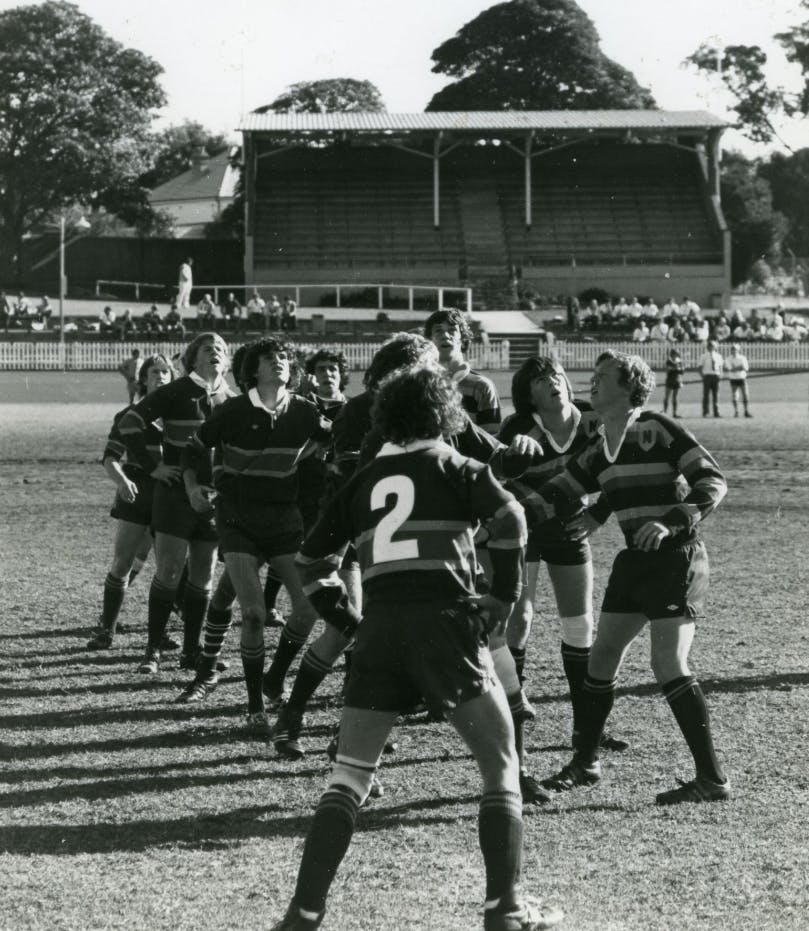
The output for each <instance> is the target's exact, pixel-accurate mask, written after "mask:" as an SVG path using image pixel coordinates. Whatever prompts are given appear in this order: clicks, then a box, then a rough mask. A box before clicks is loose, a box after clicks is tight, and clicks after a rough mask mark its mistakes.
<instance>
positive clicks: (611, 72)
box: [427, 0, 655, 110]
mask: <svg viewBox="0 0 809 931" xmlns="http://www.w3.org/2000/svg"><path fill="white" fill-rule="evenodd" d="M432 60H433V69H432V70H433V71H434V72H436V73H437V74H446V75H448V76H449V77H451V78H455V79H456V80H455V81H453V83H451V84H448V85H447V86H446V87H444V88H442V89H441V90H440V91H438V93H437V94H435V95H434V96H433V98H432V100H431V101H430V102H429V104H428V105H427V109H428V110H508V109H513V110H601V109H629V110H634V109H642V108H650V107H654V106H655V102H654V98H653V97H652V95H651V93H650V92H649V91H648V90H647V89H646V88H644V87H641V86H640V84H638V82H637V80H636V79H635V77H634V75H633V74H632V73H631V72H630V71H628V70H627V69H626V68H624V67H622V66H621V65H619V64H618V63H617V62H615V61H613V60H612V59H611V58H608V57H607V56H606V55H605V54H604V53H603V52H602V51H601V48H600V39H599V35H598V32H597V30H596V28H595V26H594V25H593V22H592V20H591V19H590V18H589V16H587V14H586V13H585V12H584V10H582V9H581V7H580V6H579V5H578V4H577V3H576V2H575V0H508V2H505V3H498V4H496V5H495V6H493V7H490V8H489V9H488V10H484V11H483V12H482V13H481V14H480V15H479V16H477V17H475V19H473V20H471V21H470V22H468V23H467V24H466V25H465V26H463V27H461V29H460V30H459V31H458V32H457V33H456V34H455V35H454V36H453V37H452V38H451V39H447V41H446V42H444V43H443V44H441V45H440V46H439V47H438V48H437V49H435V51H434V52H433V54H432Z"/></svg>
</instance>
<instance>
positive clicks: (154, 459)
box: [118, 385, 180, 484]
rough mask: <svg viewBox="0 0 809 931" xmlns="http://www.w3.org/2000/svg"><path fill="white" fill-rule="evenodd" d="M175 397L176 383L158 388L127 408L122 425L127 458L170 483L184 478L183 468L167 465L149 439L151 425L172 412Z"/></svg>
mask: <svg viewBox="0 0 809 931" xmlns="http://www.w3.org/2000/svg"><path fill="white" fill-rule="evenodd" d="M173 397H174V391H173V385H165V386H164V387H163V388H158V389H157V390H156V391H153V392H152V393H151V394H149V395H147V396H146V397H145V398H144V399H143V400H142V401H139V402H138V403H137V404H136V405H135V406H134V407H130V408H129V410H127V411H125V413H124V415H123V416H122V417H121V420H120V421H119V424H118V430H119V431H120V434H121V440H122V441H123V443H124V446H125V447H126V454H127V458H128V459H129V460H130V461H131V462H134V463H135V464H136V465H138V466H140V468H141V469H143V471H144V472H145V473H146V474H147V475H151V476H152V478H155V479H157V480H158V481H161V482H167V483H169V484H170V483H172V482H175V481H177V479H178V478H179V477H180V469H179V467H177V466H168V465H166V464H165V463H164V462H163V460H162V458H161V457H160V456H155V454H154V452H153V451H152V450H151V449H149V447H148V445H147V439H148V425H149V424H150V423H153V422H154V421H155V420H159V419H160V418H161V417H164V416H165V415H166V414H167V413H168V412H169V407H170V404H171V399H172V398H173Z"/></svg>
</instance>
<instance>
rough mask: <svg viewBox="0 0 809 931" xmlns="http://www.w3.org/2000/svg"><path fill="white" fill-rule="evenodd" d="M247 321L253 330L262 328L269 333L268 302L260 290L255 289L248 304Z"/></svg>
mask: <svg viewBox="0 0 809 931" xmlns="http://www.w3.org/2000/svg"><path fill="white" fill-rule="evenodd" d="M247 321H248V323H249V325H250V327H251V329H254V330H257V329H259V328H261V329H263V330H264V331H265V332H266V331H267V302H266V301H265V300H264V298H263V297H262V296H261V295H260V294H259V293H258V288H253V293H252V294H251V295H250V300H249V301H248V302H247Z"/></svg>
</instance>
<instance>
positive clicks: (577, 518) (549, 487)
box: [509, 444, 609, 543]
mask: <svg viewBox="0 0 809 931" xmlns="http://www.w3.org/2000/svg"><path fill="white" fill-rule="evenodd" d="M594 448H595V447H594V446H593V444H588V445H587V446H585V447H584V449H582V450H581V451H580V452H579V454H578V455H577V456H575V457H574V458H573V459H571V460H570V461H569V462H568V464H567V467H566V468H565V470H564V471H563V472H560V473H559V474H558V475H555V476H554V477H553V478H552V479H551V480H550V481H548V482H546V483H545V484H544V485H543V486H542V487H541V488H540V489H539V490H538V491H536V490H534V489H531V488H529V487H527V486H523V485H521V484H520V483H519V482H511V483H509V484H510V487H513V490H514V491H515V494H517V497H518V500H519V501H520V503H521V504H522V506H523V507H524V508H525V510H526V513H527V515H528V518H529V520H530V521H531V525H532V529H533V532H534V533H538V534H539V535H540V537H541V538H542V539H544V540H546V542H558V543H561V542H566V541H567V542H570V541H571V540H574V539H580V538H582V537H583V536H587V534H588V533H591V532H592V531H593V530H595V529H596V526H597V522H598V520H599V519H600V518H601V517H603V519H604V520H606V518H607V517H608V516H609V511H608V510H606V507H607V502H606V501H605V502H604V505H602V506H600V507H599V508H596V509H595V511H594V512H592V513H591V512H589V511H588V517H587V518H583V517H582V515H581V507H580V503H581V500H582V499H583V498H585V497H586V496H587V495H590V494H593V493H594V492H596V491H600V490H601V487H600V485H599V484H598V480H597V478H596V476H595V474H594V472H593V469H592V465H591V460H592V452H593V450H594ZM602 497H603V496H602ZM599 500H600V499H599Z"/></svg>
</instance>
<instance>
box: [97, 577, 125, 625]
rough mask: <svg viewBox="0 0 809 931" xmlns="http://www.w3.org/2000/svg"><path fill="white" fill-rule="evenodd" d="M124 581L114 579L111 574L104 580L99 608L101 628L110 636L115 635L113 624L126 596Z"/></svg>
mask: <svg viewBox="0 0 809 931" xmlns="http://www.w3.org/2000/svg"><path fill="white" fill-rule="evenodd" d="M126 589H127V581H126V579H116V578H115V576H114V575H112V574H111V573H108V574H107V577H106V579H104V600H103V602H102V606H101V626H102V627H103V628H104V630H106V631H108V632H109V633H110V634H111V635H112V634H114V633H115V624H116V622H117V621H118V615H119V614H120V612H121V605H122V604H123V603H124V595H125V594H126Z"/></svg>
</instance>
